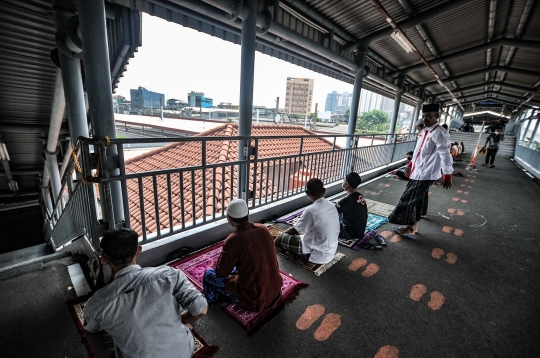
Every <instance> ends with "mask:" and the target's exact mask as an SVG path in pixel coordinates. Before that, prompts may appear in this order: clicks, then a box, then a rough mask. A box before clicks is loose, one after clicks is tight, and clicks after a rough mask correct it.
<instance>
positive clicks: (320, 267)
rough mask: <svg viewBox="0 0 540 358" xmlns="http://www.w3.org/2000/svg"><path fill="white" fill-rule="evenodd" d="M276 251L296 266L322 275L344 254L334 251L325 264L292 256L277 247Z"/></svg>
mask: <svg viewBox="0 0 540 358" xmlns="http://www.w3.org/2000/svg"><path fill="white" fill-rule="evenodd" d="M276 252H277V254H278V255H280V256H282V257H284V258H286V259H287V260H290V261H292V262H294V263H295V264H297V265H298V266H301V267H303V268H305V269H306V270H308V271H311V272H313V273H314V274H315V275H317V276H320V275H322V274H323V273H324V272H326V271H327V270H328V269H330V267H332V266H334V265H335V264H336V263H337V262H338V261H339V260H341V259H342V258H344V257H345V254H342V253H341V252H336V254H335V255H334V258H333V259H332V261H330V262H329V263H327V264H314V263H311V262H309V261H306V260H303V259H301V258H298V257H295V256H293V255H291V254H289V253H287V252H285V251H282V250H281V249H279V248H276Z"/></svg>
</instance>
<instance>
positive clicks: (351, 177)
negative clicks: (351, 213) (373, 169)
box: [345, 172, 362, 189]
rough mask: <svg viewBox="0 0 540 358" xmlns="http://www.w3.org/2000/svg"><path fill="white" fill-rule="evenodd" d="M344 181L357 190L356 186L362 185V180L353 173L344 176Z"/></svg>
mask: <svg viewBox="0 0 540 358" xmlns="http://www.w3.org/2000/svg"><path fill="white" fill-rule="evenodd" d="M345 180H346V181H347V183H349V185H350V186H351V187H352V188H354V189H356V188H358V185H360V184H362V178H360V175H358V173H355V172H350V173H349V174H347V176H345Z"/></svg>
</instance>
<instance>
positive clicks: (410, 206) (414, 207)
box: [388, 104, 454, 239]
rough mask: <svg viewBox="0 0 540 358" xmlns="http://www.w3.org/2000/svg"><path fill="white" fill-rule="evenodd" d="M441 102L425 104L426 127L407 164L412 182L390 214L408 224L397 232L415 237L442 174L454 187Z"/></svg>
mask: <svg viewBox="0 0 540 358" xmlns="http://www.w3.org/2000/svg"><path fill="white" fill-rule="evenodd" d="M438 119H439V105H438V104H426V105H424V106H423V107H422V120H423V122H424V129H423V130H422V131H421V132H420V133H419V134H418V139H417V141H416V147H415V149H414V154H413V158H412V160H411V161H410V162H409V164H407V166H406V167H405V176H408V177H409V179H410V180H409V183H408V184H407V188H406V189H405V192H404V193H403V195H402V196H401V198H400V199H399V203H398V205H397V206H396V208H395V209H394V211H393V212H392V214H391V215H390V216H389V217H388V220H389V221H390V222H391V223H392V224H398V225H404V226H401V227H398V228H396V229H395V230H394V232H395V233H396V234H398V235H400V236H403V237H405V238H407V239H413V235H414V234H416V233H417V231H418V223H419V222H420V218H421V216H422V207H423V204H424V202H425V201H426V200H427V196H428V191H429V187H430V185H431V184H432V183H433V182H434V181H435V180H437V179H439V178H440V177H441V170H442V185H443V187H444V188H445V189H449V188H451V187H452V172H453V171H454V168H453V167H452V163H453V160H452V156H451V155H450V145H451V143H450V136H449V135H448V132H447V131H446V130H445V129H443V128H442V127H441V126H440V125H439V123H438Z"/></svg>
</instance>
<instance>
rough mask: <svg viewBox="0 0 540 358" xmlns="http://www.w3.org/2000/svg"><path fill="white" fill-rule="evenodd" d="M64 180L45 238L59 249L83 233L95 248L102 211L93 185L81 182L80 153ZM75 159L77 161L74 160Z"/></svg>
mask: <svg viewBox="0 0 540 358" xmlns="http://www.w3.org/2000/svg"><path fill="white" fill-rule="evenodd" d="M74 153H75V154H74V156H72V157H71V159H70V161H69V164H68V166H67V168H66V171H65V173H64V176H63V177H62V190H61V192H60V195H58V197H57V198H56V200H55V206H54V209H53V212H52V213H48V215H47V217H46V218H45V223H44V231H45V237H46V238H47V239H49V238H50V240H51V241H52V243H53V245H54V246H55V247H56V248H58V247H60V246H62V245H64V244H66V243H67V242H69V241H70V240H73V239H75V238H77V237H78V236H80V235H81V234H86V235H87V237H88V238H89V239H90V240H91V241H92V244H93V245H94V247H99V241H98V240H99V235H100V234H101V231H102V230H101V224H100V222H99V220H100V219H101V211H100V210H99V208H97V205H96V204H97V199H98V198H97V196H96V189H95V186H94V184H92V183H91V182H86V180H84V181H83V180H82V179H81V175H80V173H78V172H77V165H79V164H78V163H79V160H81V159H82V155H81V151H80V150H75V151H74ZM75 159H76V160H75ZM79 167H80V165H79Z"/></svg>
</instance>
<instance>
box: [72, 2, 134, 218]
mask: <svg viewBox="0 0 540 358" xmlns="http://www.w3.org/2000/svg"><path fill="white" fill-rule="evenodd" d="M77 8H78V11H79V21H80V25H79V29H80V32H81V40H82V45H83V58H84V71H85V78H86V88H87V92H88V103H89V107H90V108H89V115H90V120H91V121H92V128H93V131H94V136H95V137H97V138H105V137H109V138H116V128H115V123H114V109H113V99H112V84H111V70H110V69H111V66H110V63H109V48H108V44H107V26H106V21H105V2H104V1H87V0H77ZM107 156H109V157H117V156H118V151H117V148H116V145H111V146H109V147H108V148H107ZM109 175H110V176H111V177H115V176H118V175H120V168H118V167H111V168H110V169H109ZM110 186H111V188H110V190H111V196H112V204H113V211H114V218H115V222H114V223H113V224H116V223H120V222H123V221H124V208H123V205H122V203H123V201H122V188H121V185H120V182H119V181H112V182H111V183H110ZM102 203H103V204H102V206H106V204H105V203H106V200H102ZM103 212H104V213H106V212H109V210H107V208H106V207H104V210H103ZM105 219H106V218H105ZM109 225H110V224H109Z"/></svg>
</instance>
